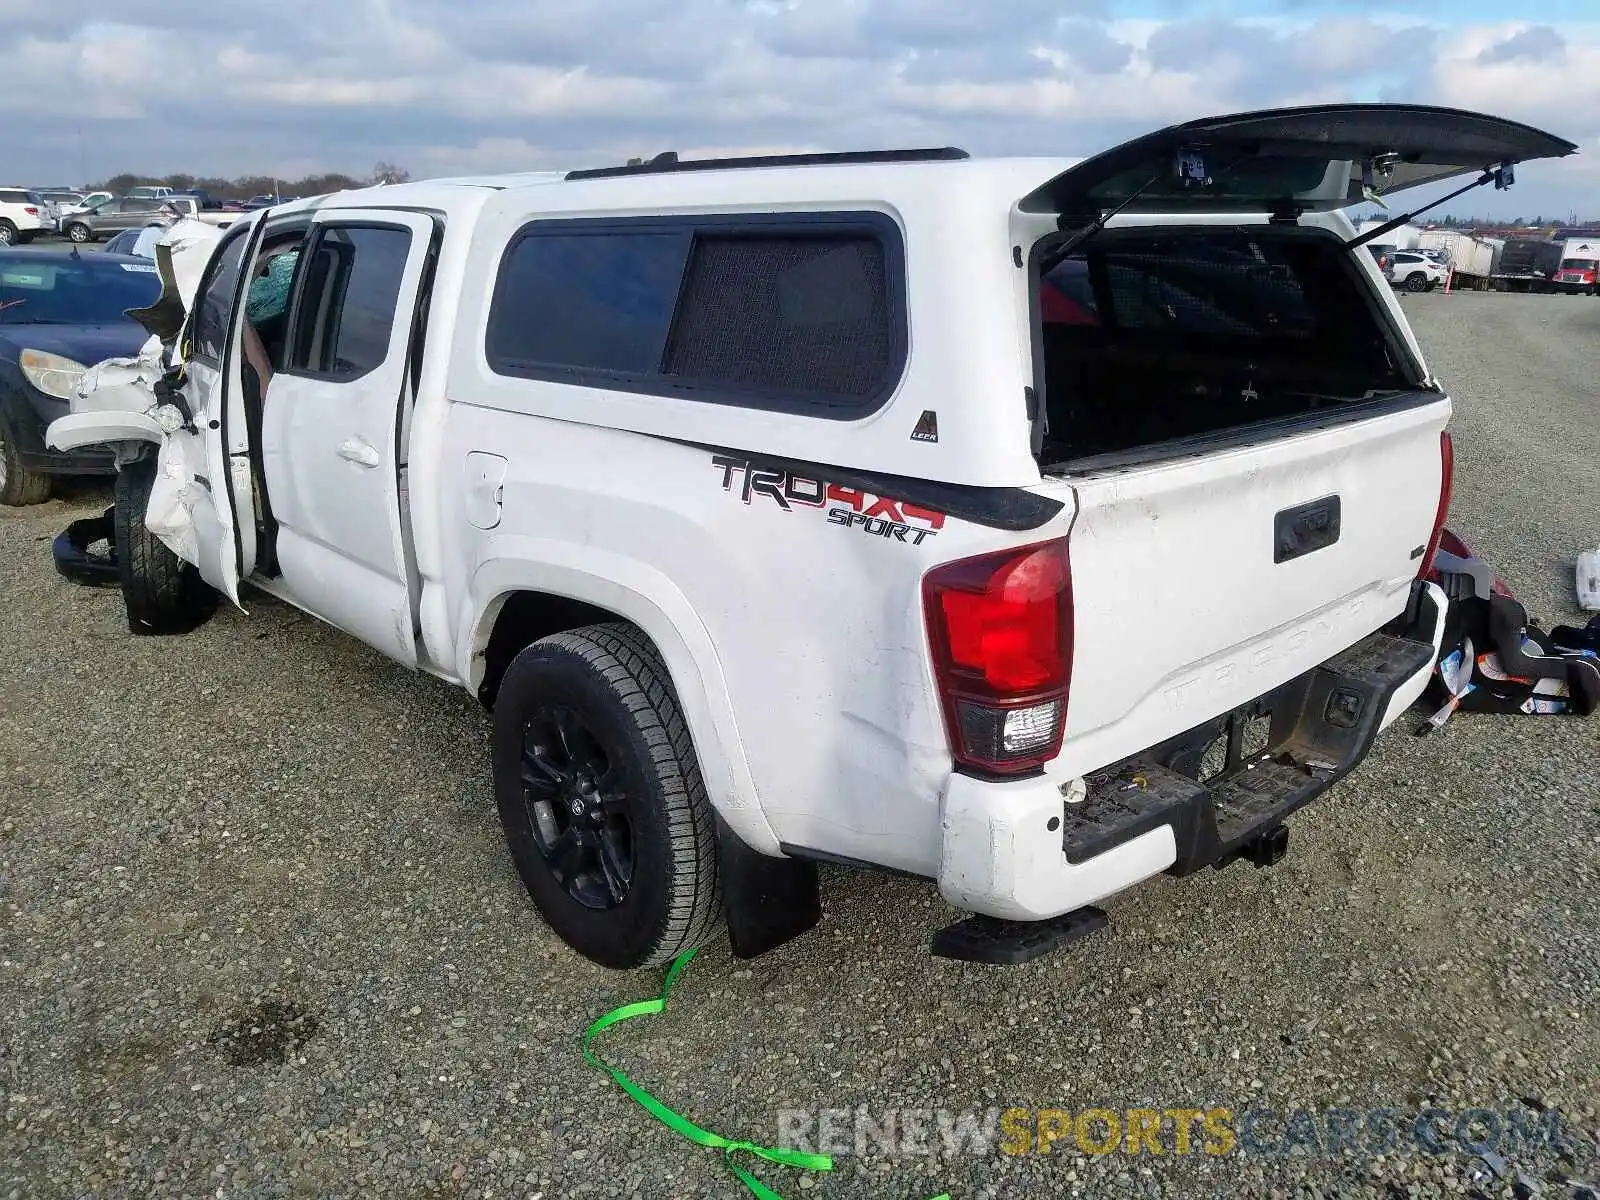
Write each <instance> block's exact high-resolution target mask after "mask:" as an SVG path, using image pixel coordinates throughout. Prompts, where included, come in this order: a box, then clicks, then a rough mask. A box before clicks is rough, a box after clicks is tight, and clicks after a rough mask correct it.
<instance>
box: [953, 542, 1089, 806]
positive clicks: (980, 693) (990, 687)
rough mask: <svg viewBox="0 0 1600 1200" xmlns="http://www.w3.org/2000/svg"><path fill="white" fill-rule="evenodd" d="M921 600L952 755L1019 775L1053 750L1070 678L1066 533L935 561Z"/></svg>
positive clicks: (1056, 748)
mask: <svg viewBox="0 0 1600 1200" xmlns="http://www.w3.org/2000/svg"><path fill="white" fill-rule="evenodd" d="M922 602H923V608H924V611H925V614H926V617H927V622H928V639H929V642H930V644H931V647H932V650H933V664H934V674H935V676H936V677H937V679H938V684H939V697H940V700H941V702H942V703H943V706H944V716H945V728H946V731H947V732H948V733H949V736H950V748H951V752H952V753H953V754H954V756H955V758H956V761H957V762H958V763H960V764H961V765H963V766H968V767H975V768H977V769H979V770H982V771H991V772H1001V773H1007V774H1014V773H1016V772H1019V771H1030V770H1033V769H1035V768H1037V767H1039V766H1041V765H1042V764H1044V763H1046V762H1048V761H1049V760H1050V759H1052V758H1054V757H1055V756H1056V754H1057V753H1059V752H1060V750H1061V735H1062V731H1063V729H1064V728H1065V727H1066V717H1067V688H1068V684H1069V683H1070V682H1071V678H1072V569H1071V565H1070V562H1069V560H1068V557H1067V543H1066V540H1065V539H1064V538H1063V539H1059V540H1057V541H1053V542H1045V543H1043V544H1041V545H1033V546H1021V547H1018V548H1017V549H1014V550H1004V551H1001V552H999V553H997V554H984V555H980V556H979V557H977V558H965V559H961V560H960V561H959V562H953V563H947V564H945V565H944V566H942V567H936V568H934V569H933V570H932V571H930V572H928V574H927V576H926V578H924V579H923V581H922Z"/></svg>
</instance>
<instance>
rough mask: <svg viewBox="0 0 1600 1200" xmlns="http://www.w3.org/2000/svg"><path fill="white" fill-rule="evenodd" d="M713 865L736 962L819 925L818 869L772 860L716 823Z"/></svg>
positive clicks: (798, 861)
mask: <svg viewBox="0 0 1600 1200" xmlns="http://www.w3.org/2000/svg"><path fill="white" fill-rule="evenodd" d="M717 866H718V868H719V869H720V871H721V874H722V905H723V910H724V914H725V916H726V918H727V921H728V942H729V944H730V945H731V946H732V947H733V956H734V957H735V958H755V957H756V956H757V955H758V954H765V953H766V952H767V951H768V950H773V949H776V948H777V947H778V946H781V945H783V944H784V943H785V942H789V941H793V940H794V939H795V938H797V937H799V936H800V935H801V934H802V933H806V932H807V931H809V930H811V929H813V928H814V927H815V926H816V924H817V922H818V921H820V920H822V889H821V887H820V886H819V885H818V882H817V864H816V863H814V862H811V861H809V860H807V859H803V858H772V857H769V856H768V855H765V854H759V853H757V852H756V851H754V850H752V849H750V847H749V846H747V845H745V844H744V842H743V841H741V840H740V839H739V835H738V834H736V833H734V832H733V830H731V829H729V828H728V826H727V825H726V824H725V823H724V822H723V820H722V818H721V817H720V816H719V817H718V818H717Z"/></svg>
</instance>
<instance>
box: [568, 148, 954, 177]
mask: <svg viewBox="0 0 1600 1200" xmlns="http://www.w3.org/2000/svg"><path fill="white" fill-rule="evenodd" d="M970 157H971V156H970V155H969V154H968V153H967V152H966V151H965V150H962V149H961V148H960V147H957V146H937V147H932V148H929V149H921V150H846V151H843V152H841V153H834V154H827V153H824V154H758V155H753V156H751V157H748V158H688V159H680V158H679V157H678V155H677V152H676V151H673V150H668V151H667V152H666V153H664V154H658V155H656V156H655V157H654V158H652V159H649V160H647V161H645V162H632V163H629V164H628V165H627V166H625V167H591V168H589V169H588V170H584V171H568V172H567V178H568V179H610V178H613V177H615V176H620V175H664V174H670V173H673V172H678V171H731V170H748V169H750V168H754V167H825V166H839V165H847V164H851V163H907V162H956V161H959V160H961V159H965V158H970Z"/></svg>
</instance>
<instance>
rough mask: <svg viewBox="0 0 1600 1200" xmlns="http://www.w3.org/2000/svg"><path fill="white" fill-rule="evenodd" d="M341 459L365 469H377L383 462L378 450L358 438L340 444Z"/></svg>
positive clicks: (347, 439) (348, 439)
mask: <svg viewBox="0 0 1600 1200" xmlns="http://www.w3.org/2000/svg"><path fill="white" fill-rule="evenodd" d="M339 457H340V458H347V459H349V460H350V461H351V462H353V463H357V464H359V465H361V466H363V467H375V466H377V465H378V463H379V462H381V461H382V460H381V459H380V458H379V456H378V452H377V451H376V450H374V449H373V448H372V447H371V446H369V445H367V443H366V442H364V441H362V440H361V439H360V438H357V437H353V438H346V439H345V440H344V441H343V442H340V443H339Z"/></svg>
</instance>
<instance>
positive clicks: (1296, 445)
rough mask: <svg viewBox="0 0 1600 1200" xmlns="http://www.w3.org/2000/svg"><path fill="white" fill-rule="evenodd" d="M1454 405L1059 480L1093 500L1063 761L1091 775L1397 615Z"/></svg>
mask: <svg viewBox="0 0 1600 1200" xmlns="http://www.w3.org/2000/svg"><path fill="white" fill-rule="evenodd" d="M1449 415H1450V405H1449V401H1448V400H1446V399H1444V398H1443V397H1439V398H1438V399H1437V401H1436V402H1432V403H1423V404H1420V405H1416V406H1413V407H1409V408H1404V409H1402V410H1401V411H1398V412H1390V413H1387V414H1384V415H1381V416H1374V417H1370V418H1367V419H1364V420H1356V421H1351V422H1349V423H1345V424H1340V425H1336V426H1333V427H1331V428H1325V429H1321V430H1317V431H1314V432H1306V433H1302V434H1298V435H1294V436H1289V437H1285V438H1281V439H1279V440H1271V441H1263V442H1260V443H1257V444H1253V445H1244V446H1239V447H1236V448H1233V449H1228V450H1221V451H1217V452H1214V453H1209V454H1205V455H1201V456H1197V457H1192V458H1188V459H1178V460H1169V461H1165V462H1160V463H1156V464H1152V465H1149V466H1141V467H1136V468H1131V469H1127V470H1122V471H1118V472H1105V473H1098V474H1090V475H1081V476H1077V477H1070V478H1061V479H1054V480H1049V481H1047V482H1046V483H1045V484H1044V485H1043V486H1044V488H1045V489H1046V490H1050V491H1055V492H1056V493H1057V494H1059V492H1060V490H1061V489H1063V488H1066V487H1070V488H1071V490H1072V491H1073V492H1075V493H1076V496H1077V504H1078V517H1077V520H1076V522H1075V523H1074V525H1073V529H1072V535H1071V564H1072V566H1071V570H1072V589H1073V604H1074V609H1075V625H1076V632H1075V649H1074V660H1073V668H1072V684H1071V695H1070V698H1069V701H1068V709H1067V725H1066V741H1065V744H1064V746H1063V750H1062V754H1061V757H1060V758H1059V759H1058V760H1057V761H1056V763H1055V764H1054V766H1053V769H1052V773H1054V772H1055V771H1062V772H1065V773H1066V774H1069V775H1077V774H1082V773H1084V772H1086V771H1090V770H1093V769H1096V768H1098V767H1101V766H1104V765H1105V764H1107V763H1110V762H1114V761H1117V760H1120V759H1122V758H1124V757H1127V756H1128V755H1130V754H1134V753H1137V752H1139V751H1141V750H1144V749H1146V748H1148V747H1150V746H1152V745H1154V744H1155V743H1157V742H1160V741H1162V740H1164V739H1166V738H1169V737H1172V736H1174V735H1176V734H1179V733H1182V732H1184V731H1185V730H1188V729H1191V728H1193V727H1195V726H1196V725H1199V724H1201V723H1202V722H1204V721H1206V720H1209V719H1210V718H1212V717H1215V716H1217V715H1219V714H1221V713H1224V712H1227V711H1229V710H1231V709H1233V708H1235V707H1237V706H1239V705H1242V704H1245V703H1247V702H1249V701H1251V700H1253V699H1255V698H1256V697H1258V696H1260V695H1262V694H1263V693H1264V692H1267V691H1268V690H1270V689H1271V688H1273V687H1275V686H1277V685H1278V684H1280V683H1283V682H1285V681H1286V680H1289V679H1291V678H1293V677H1295V676H1297V675H1299V674H1301V673H1302V672H1305V671H1308V670H1310V669H1311V668H1313V667H1315V666H1316V665H1317V664H1319V663H1321V662H1324V661H1325V660H1327V659H1328V658H1330V657H1332V656H1333V655H1335V654H1337V653H1338V652H1339V651H1340V650H1343V649H1344V648H1345V647H1347V646H1350V645H1351V644H1352V643H1354V642H1356V641H1358V640H1360V639H1361V638H1362V637H1364V636H1365V635H1367V634H1368V633H1371V632H1372V631H1373V630H1375V629H1377V628H1379V627H1380V626H1381V625H1383V624H1384V623H1385V622H1386V621H1388V620H1389V619H1390V618H1392V617H1394V616H1396V615H1397V614H1399V613H1400V612H1401V611H1402V610H1403V609H1404V607H1405V605H1406V600H1407V596H1408V593H1409V588H1410V584H1411V581H1412V580H1413V579H1414V578H1415V577H1416V575H1417V572H1418V570H1419V568H1420V567H1421V565H1422V564H1421V559H1422V555H1423V551H1424V548H1425V546H1426V544H1427V542H1428V540H1429V538H1430V536H1431V534H1432V532H1433V524H1434V521H1435V519H1436V517H1437V514H1438V507H1439V499H1440V484H1441V472H1442V464H1441V453H1440V433H1441V431H1442V430H1443V429H1444V426H1445V423H1446V421H1447V420H1448V418H1449ZM1296 510H1300V511H1299V512H1297V511H1296ZM1335 514H1336V520H1337V528H1336V531H1335V529H1334V528H1333V526H1332V522H1333V521H1334V519H1335ZM1335 533H1336V536H1335ZM1324 542H1326V543H1327V544H1322V543H1324Z"/></svg>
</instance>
